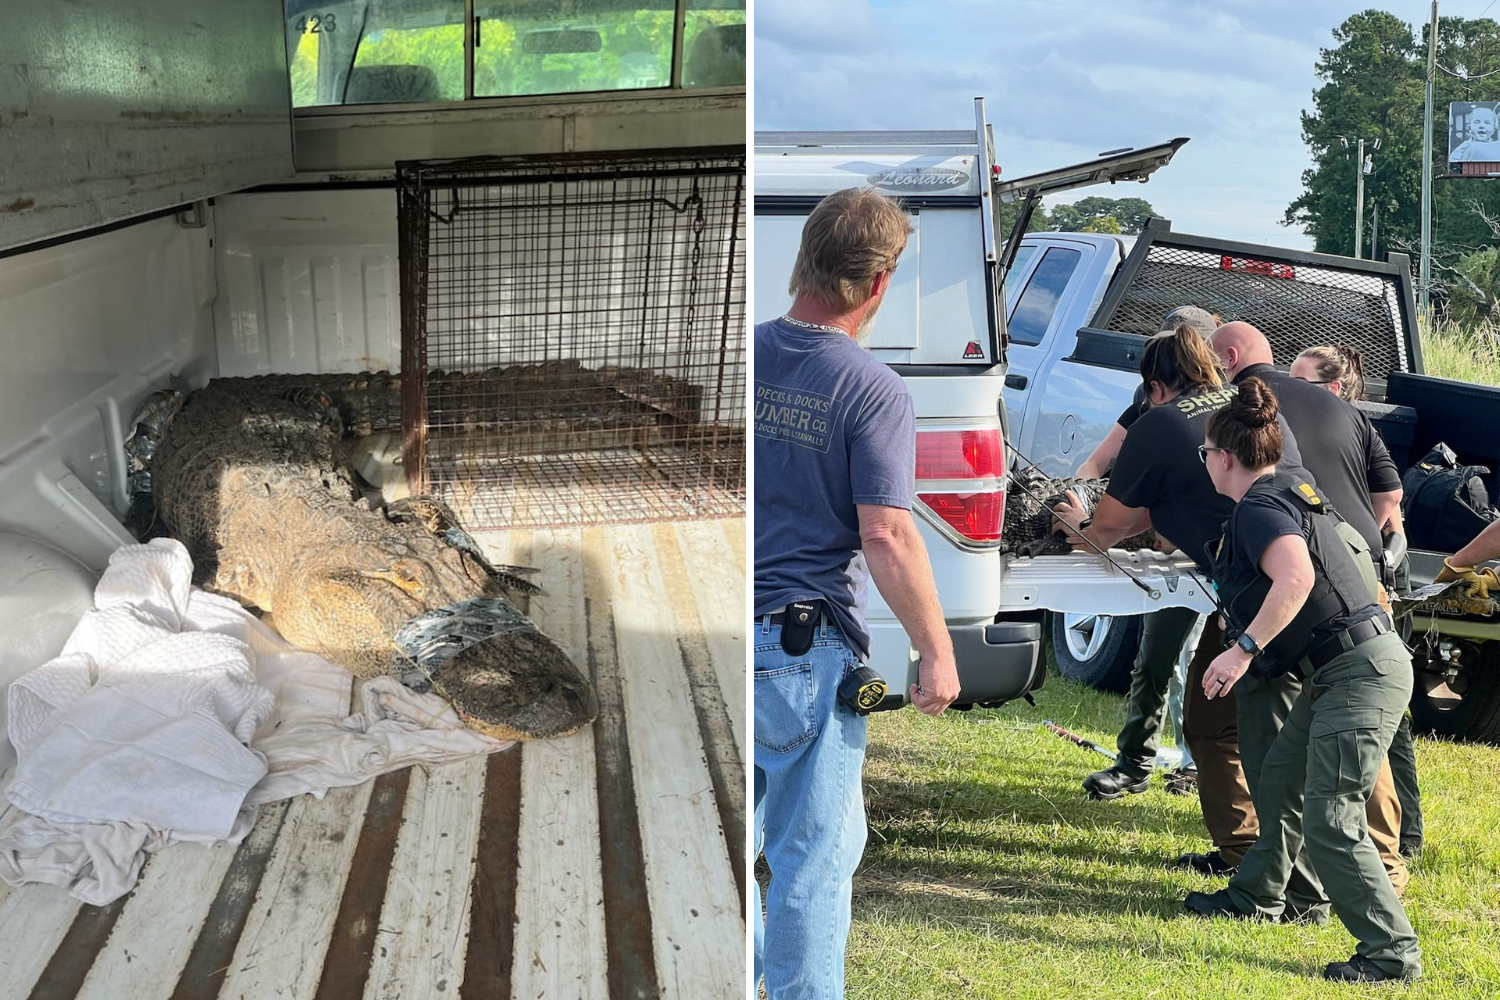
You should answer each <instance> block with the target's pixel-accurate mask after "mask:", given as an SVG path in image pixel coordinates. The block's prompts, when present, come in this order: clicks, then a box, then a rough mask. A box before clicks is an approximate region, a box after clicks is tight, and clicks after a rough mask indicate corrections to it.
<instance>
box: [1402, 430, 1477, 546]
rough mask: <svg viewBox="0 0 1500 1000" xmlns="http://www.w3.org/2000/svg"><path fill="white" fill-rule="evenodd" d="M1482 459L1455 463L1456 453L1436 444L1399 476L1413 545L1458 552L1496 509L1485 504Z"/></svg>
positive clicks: (1407, 527) (1408, 536) (1407, 526)
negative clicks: (1477, 462)
mask: <svg viewBox="0 0 1500 1000" xmlns="http://www.w3.org/2000/svg"><path fill="white" fill-rule="evenodd" d="M1489 474H1490V470H1489V469H1487V468H1485V467H1484V466H1482V465H1459V464H1458V456H1457V455H1455V454H1454V453H1453V449H1451V448H1449V447H1448V446H1447V445H1446V444H1439V445H1437V446H1436V447H1434V448H1433V449H1432V450H1431V451H1429V452H1428V453H1427V456H1426V457H1425V458H1423V459H1422V461H1420V462H1418V463H1417V464H1416V465H1414V466H1412V467H1411V468H1410V469H1407V470H1406V475H1404V476H1402V477H1401V490H1402V497H1401V512H1402V516H1403V517H1405V519H1406V541H1407V544H1408V545H1409V546H1411V547H1412V548H1415V549H1432V550H1434V551H1437V552H1457V551H1458V550H1459V549H1461V548H1463V547H1464V546H1465V545H1468V544H1469V542H1471V541H1473V540H1474V536H1475V535H1477V534H1479V533H1480V532H1481V531H1483V530H1484V529H1485V527H1486V526H1487V525H1488V524H1489V523H1490V522H1491V521H1493V520H1495V519H1496V518H1497V517H1500V511H1497V510H1496V509H1495V508H1494V507H1491V506H1490V494H1489V490H1487V489H1485V486H1484V480H1483V479H1481V478H1480V477H1481V476H1487V475H1489Z"/></svg>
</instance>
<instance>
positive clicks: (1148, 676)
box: [1115, 608, 1198, 778]
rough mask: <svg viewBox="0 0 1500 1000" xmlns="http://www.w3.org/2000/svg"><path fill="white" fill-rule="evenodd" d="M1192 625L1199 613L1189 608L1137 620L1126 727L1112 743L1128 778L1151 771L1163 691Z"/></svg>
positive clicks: (1166, 686)
mask: <svg viewBox="0 0 1500 1000" xmlns="http://www.w3.org/2000/svg"><path fill="white" fill-rule="evenodd" d="M1196 624H1198V612H1196V611H1194V610H1193V609H1192V608H1163V609H1162V610H1160V611H1152V612H1151V613H1150V614H1147V615H1146V616H1145V617H1144V618H1142V620H1141V644H1140V646H1139V647H1138V648H1137V649H1136V652H1135V663H1134V664H1133V665H1132V666H1131V668H1130V694H1129V695H1128V696H1127V698H1126V701H1125V725H1124V726H1123V727H1122V728H1121V729H1120V738H1119V740H1117V741H1116V743H1115V745H1116V746H1117V747H1118V748H1119V750H1120V752H1119V754H1118V755H1117V756H1116V757H1115V766H1116V767H1118V768H1119V769H1120V770H1122V771H1124V772H1125V773H1126V774H1128V775H1130V776H1131V777H1132V778H1144V777H1146V776H1147V775H1149V774H1150V773H1151V771H1152V769H1153V768H1154V767H1155V766H1156V750H1157V746H1158V737H1160V735H1161V722H1162V714H1163V711H1164V710H1165V708H1166V704H1167V688H1168V687H1169V686H1170V685H1171V683H1172V674H1173V673H1175V672H1176V670H1177V658H1178V657H1179V656H1180V655H1181V654H1182V644H1183V643H1184V642H1186V641H1187V637H1188V635H1189V633H1191V632H1192V631H1193V626H1194V625H1196ZM1180 738H1181V737H1180V736H1179V739H1180Z"/></svg>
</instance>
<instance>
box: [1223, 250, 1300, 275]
mask: <svg viewBox="0 0 1500 1000" xmlns="http://www.w3.org/2000/svg"><path fill="white" fill-rule="evenodd" d="M1219 270H1221V271H1244V272H1246V273H1247V274H1259V275H1262V276H1264V277H1267V278H1296V277H1297V270H1296V268H1294V267H1292V265H1290V264H1273V263H1272V262H1271V261H1269V260H1253V259H1251V258H1249V257H1229V256H1227V255H1226V256H1221V257H1220V258H1219Z"/></svg>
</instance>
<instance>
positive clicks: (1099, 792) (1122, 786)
mask: <svg viewBox="0 0 1500 1000" xmlns="http://www.w3.org/2000/svg"><path fill="white" fill-rule="evenodd" d="M1150 787H1151V775H1150V774H1149V773H1147V774H1146V775H1144V776H1142V777H1136V776H1135V775H1133V774H1131V773H1130V772H1128V771H1125V770H1123V769H1122V768H1120V766H1119V765H1118V764H1117V765H1115V766H1114V767H1112V768H1110V769H1109V770H1107V771H1095V772H1094V773H1093V774H1091V775H1089V776H1088V777H1087V778H1084V779H1083V790H1084V791H1086V792H1088V793H1089V798H1091V799H1118V798H1119V797H1120V796H1122V795H1125V794H1126V793H1129V794H1131V795H1139V794H1140V793H1141V792H1144V791H1145V790H1146V789H1148V788H1150Z"/></svg>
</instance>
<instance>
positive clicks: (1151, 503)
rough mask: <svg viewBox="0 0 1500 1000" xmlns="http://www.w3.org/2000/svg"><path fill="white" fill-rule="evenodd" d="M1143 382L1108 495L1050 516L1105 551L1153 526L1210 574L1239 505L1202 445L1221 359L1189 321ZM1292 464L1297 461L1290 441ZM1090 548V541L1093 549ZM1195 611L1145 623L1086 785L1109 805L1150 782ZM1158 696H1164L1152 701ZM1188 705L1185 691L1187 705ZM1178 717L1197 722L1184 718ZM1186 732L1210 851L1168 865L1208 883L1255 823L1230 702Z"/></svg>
mask: <svg viewBox="0 0 1500 1000" xmlns="http://www.w3.org/2000/svg"><path fill="white" fill-rule="evenodd" d="M1140 371H1141V385H1142V390H1143V392H1144V394H1145V396H1146V398H1147V399H1148V401H1149V403H1150V406H1149V408H1148V409H1147V410H1146V412H1144V413H1142V414H1141V415H1140V417H1139V418H1138V419H1137V420H1136V421H1135V423H1134V424H1133V425H1132V426H1131V428H1130V430H1129V431H1128V432H1127V433H1126V434H1125V438H1124V441H1123V442H1122V443H1121V446H1120V454H1119V457H1118V458H1117V459H1116V460H1115V465H1114V470H1113V471H1112V472H1111V474H1110V478H1109V486H1108V488H1107V490H1106V491H1105V494H1104V496H1103V497H1102V498H1101V499H1100V501H1099V504H1098V506H1097V507H1096V508H1095V510H1094V512H1093V516H1092V517H1090V518H1088V520H1087V521H1085V512H1084V511H1083V510H1082V509H1081V508H1080V507H1078V506H1077V505H1076V504H1064V505H1062V506H1060V507H1058V508H1057V511H1056V513H1057V515H1058V519H1059V520H1060V521H1061V522H1062V523H1063V524H1064V525H1066V526H1067V527H1068V528H1069V529H1070V530H1071V531H1072V532H1073V533H1074V534H1075V535H1078V536H1081V540H1080V541H1079V542H1078V543H1077V544H1076V545H1075V546H1074V547H1075V548H1077V549H1081V550H1083V551H1094V547H1095V546H1097V547H1098V548H1099V549H1108V548H1109V547H1110V546H1112V545H1114V544H1115V543H1117V542H1119V541H1120V540H1121V539H1123V538H1126V537H1128V536H1129V535H1131V534H1134V533H1135V532H1137V531H1140V530H1143V529H1144V528H1145V527H1148V526H1149V527H1152V528H1154V529H1155V530H1156V533H1157V535H1158V537H1160V538H1162V539H1163V540H1168V539H1170V544H1175V545H1176V546H1177V547H1178V548H1179V549H1181V550H1182V551H1183V552H1184V553H1186V554H1187V555H1188V556H1190V557H1191V558H1192V559H1193V560H1194V561H1195V562H1196V563H1197V564H1198V566H1199V568H1200V569H1201V570H1202V571H1203V573H1204V574H1209V573H1211V572H1212V563H1211V561H1210V559H1209V557H1208V551H1207V547H1208V544H1209V543H1210V542H1211V541H1213V540H1215V539H1217V538H1218V537H1219V533H1220V531H1221V529H1222V527H1223V524H1224V521H1225V519H1226V518H1228V517H1229V513H1230V511H1231V510H1233V508H1234V505H1233V504H1232V503H1231V502H1230V501H1229V500H1228V499H1227V498H1226V497H1224V496H1221V495H1220V494H1219V493H1217V492H1216V491H1215V490H1214V487H1213V483H1212V482H1211V481H1210V480H1209V478H1208V474H1207V472H1206V471H1205V470H1204V468H1203V464H1202V463H1201V462H1199V461H1198V451H1197V449H1198V445H1199V444H1200V443H1202V441H1203V434H1204V430H1205V428H1206V427H1207V423H1208V419H1209V418H1210V417H1211V416H1212V415H1213V414H1214V412H1215V411H1217V410H1219V409H1221V408H1222V407H1223V406H1224V405H1225V404H1226V403H1228V402H1229V401H1230V400H1231V399H1233V398H1234V396H1235V390H1234V389H1233V388H1231V387H1225V386H1224V384H1223V379H1222V376H1221V374H1220V369H1219V364H1218V358H1217V356H1216V355H1215V354H1214V353H1213V351H1212V350H1211V349H1210V348H1209V346H1208V343H1207V341H1206V340H1205V339H1204V337H1203V336H1201V335H1200V334H1199V333H1198V332H1197V330H1195V329H1194V328H1193V327H1192V326H1191V325H1189V324H1179V325H1178V326H1177V327H1176V328H1175V329H1172V330H1168V331H1164V332H1162V333H1159V334H1157V335H1156V336H1154V337H1152V338H1150V339H1149V340H1147V341H1146V347H1145V350H1144V351H1143V352H1142V354H1141V368H1140ZM1286 438H1287V450H1288V460H1289V461H1291V462H1293V463H1294V464H1295V465H1296V466H1297V468H1298V469H1300V468H1301V457H1300V455H1299V454H1298V453H1297V452H1296V446H1295V444H1294V443H1293V442H1292V439H1291V432H1290V431H1289V430H1288V431H1287V432H1286ZM1089 543H1092V544H1089ZM1196 617H1197V616H1196V614H1194V613H1193V612H1192V611H1191V610H1190V609H1165V610H1163V611H1160V612H1156V613H1154V614H1152V615H1150V616H1148V617H1147V619H1146V621H1145V629H1144V630H1143V634H1142V639H1141V648H1140V650H1139V651H1138V653H1137V656H1136V662H1135V665H1134V667H1133V668H1132V671H1131V691H1130V698H1129V702H1128V706H1129V709H1128V714H1127V716H1126V720H1125V725H1124V727H1123V728H1122V729H1121V732H1120V738H1119V742H1118V746H1119V750H1120V753H1119V755H1118V756H1117V757H1116V758H1115V764H1114V766H1113V767H1111V768H1109V769H1108V770H1105V771H1098V772H1095V773H1094V774H1091V775H1089V776H1088V778H1087V779H1085V781H1084V789H1085V790H1086V791H1087V792H1088V793H1089V795H1091V796H1093V797H1095V798H1105V799H1114V798H1119V797H1120V796H1121V795H1125V794H1133V793H1138V792H1144V791H1145V790H1146V789H1147V788H1148V787H1149V783H1150V777H1151V770H1152V765H1153V761H1154V758H1155V755H1156V745H1157V735H1158V733H1159V731H1160V721H1159V720H1160V702H1161V699H1162V698H1163V697H1164V696H1165V693H1166V690H1167V687H1168V684H1169V682H1170V679H1171V673H1172V669H1173V668H1174V667H1175V664H1176V658H1177V655H1178V653H1179V651H1180V650H1181V648H1182V645H1183V643H1184V641H1185V640H1186V638H1187V636H1188V634H1189V632H1190V631H1191V630H1192V628H1193V626H1194V624H1195V623H1196ZM1219 639H1220V633H1219V630H1218V628H1217V626H1216V624H1215V623H1214V622H1213V620H1212V618H1210V620H1209V621H1208V622H1207V623H1205V625H1204V628H1203V634H1202V637H1201V639H1200V640H1199V643H1198V647H1197V653H1196V655H1195V657H1194V660H1193V663H1192V665H1191V666H1190V667H1189V683H1190V684H1191V683H1193V681H1192V678H1193V677H1194V676H1195V673H1194V672H1195V671H1196V672H1197V673H1199V674H1201V671H1202V670H1203V669H1205V668H1206V666H1207V663H1208V660H1209V659H1210V658H1211V657H1212V655H1213V654H1216V653H1217V652H1218V651H1219V650H1220V649H1222V648H1223V647H1222V644H1221V643H1220V642H1219ZM1158 692H1160V693H1158ZM1187 700H1189V702H1190V705H1191V702H1192V698H1191V692H1190V697H1189V698H1188V699H1187ZM1185 714H1188V715H1193V714H1194V713H1192V712H1190V711H1188V710H1187V709H1185ZM1183 730H1184V733H1185V735H1186V737H1187V739H1188V740H1189V741H1190V745H1191V747H1192V752H1193V758H1194V760H1195V762H1196V763H1197V765H1198V775H1199V777H1198V788H1199V796H1200V800H1201V801H1202V803H1203V820H1204V824H1205V825H1206V826H1207V827H1208V832H1209V835H1210V836H1211V837H1212V838H1213V842H1214V848H1215V849H1214V850H1213V851H1211V852H1209V853H1207V854H1197V853H1195V854H1186V855H1183V856H1182V857H1181V858H1178V859H1177V861H1176V862H1175V863H1174V864H1175V866H1177V867H1183V868H1192V869H1195V870H1198V871H1201V872H1204V873H1206V874H1215V875H1218V874H1228V873H1229V872H1231V871H1233V870H1234V867H1235V865H1237V864H1238V863H1239V860H1240V858H1241V856H1243V854H1244V852H1245V851H1246V850H1247V849H1248V848H1249V847H1250V845H1251V844H1252V843H1254V842H1255V837H1256V826H1255V814H1254V810H1253V808H1252V807H1251V805H1250V792H1249V789H1248V788H1247V787H1246V784H1245V776H1244V773H1243V771H1242V770H1241V768H1240V763H1239V734H1238V730H1237V728H1236V723H1235V709H1234V705H1233V703H1216V704H1213V705H1212V706H1211V711H1208V712H1198V713H1196V715H1194V717H1193V718H1184V720H1183Z"/></svg>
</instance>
